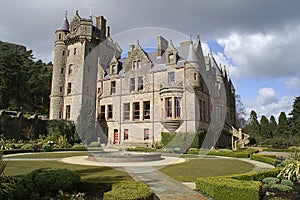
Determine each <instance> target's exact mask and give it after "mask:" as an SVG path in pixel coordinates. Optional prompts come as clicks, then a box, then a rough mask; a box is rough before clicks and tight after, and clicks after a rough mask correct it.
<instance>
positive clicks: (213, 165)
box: [160, 158, 254, 182]
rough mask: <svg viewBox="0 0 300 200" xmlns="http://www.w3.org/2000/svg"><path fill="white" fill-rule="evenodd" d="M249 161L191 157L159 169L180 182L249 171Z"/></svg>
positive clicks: (251, 166) (251, 167)
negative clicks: (183, 161)
mask: <svg viewBox="0 0 300 200" xmlns="http://www.w3.org/2000/svg"><path fill="white" fill-rule="evenodd" d="M253 168H254V166H253V165H252V164H250V163H247V162H244V161H239V160H231V159H209V158H206V159H191V160H188V161H187V162H185V163H180V164H176V165H169V166H167V167H165V168H162V169H161V170H160V171H161V172H163V173H165V174H166V175H168V176H170V177H172V178H174V179H175V180H177V181H180V182H193V181H196V178H200V177H210V176H226V175H232V174H241V173H246V172H249V171H251V170H252V169H253Z"/></svg>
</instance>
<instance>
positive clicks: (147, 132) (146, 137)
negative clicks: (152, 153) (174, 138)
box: [144, 128, 149, 140]
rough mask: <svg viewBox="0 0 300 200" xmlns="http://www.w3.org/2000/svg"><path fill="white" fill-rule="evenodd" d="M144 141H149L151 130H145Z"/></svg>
mask: <svg viewBox="0 0 300 200" xmlns="http://www.w3.org/2000/svg"><path fill="white" fill-rule="evenodd" d="M144 140H149V129H147V128H145V129H144Z"/></svg>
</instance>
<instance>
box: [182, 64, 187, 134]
mask: <svg viewBox="0 0 300 200" xmlns="http://www.w3.org/2000/svg"><path fill="white" fill-rule="evenodd" d="M183 75H184V77H183V78H184V115H185V133H187V111H186V66H185V65H184V73H183Z"/></svg>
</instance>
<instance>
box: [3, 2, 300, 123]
mask: <svg viewBox="0 0 300 200" xmlns="http://www.w3.org/2000/svg"><path fill="white" fill-rule="evenodd" d="M299 8H300V2H299V1H297V0H286V1H282V0H264V1H261V0H251V1H248V0H240V1H236V0H213V1H212V0H189V1H182V0H164V1H160V0H151V1H140V0H122V1H119V0H110V1H107V0H85V1H83V0H64V1H61V0H43V1H41V0H27V1H17V0H2V1H1V7H0V40H1V41H7V42H12V43H18V44H22V45H25V46H27V47H28V48H29V49H32V50H33V52H34V55H35V57H36V58H37V59H42V60H43V61H44V62H49V61H53V50H54V39H55V38H54V36H55V35H54V32H55V30H56V29H57V28H58V27H59V25H60V24H61V22H62V20H63V17H64V13H65V10H67V11H68V19H69V20H71V19H72V18H73V16H74V14H75V11H76V10H78V11H79V15H80V16H82V17H84V18H86V17H88V16H89V15H90V10H92V15H95V16H99V15H103V16H104V17H105V18H106V19H107V24H108V25H109V26H110V27H111V35H112V36H116V37H115V38H113V39H114V40H115V41H118V42H119V43H123V44H125V43H126V45H128V44H129V43H133V44H134V43H135V42H136V39H138V38H130V41H119V39H120V37H119V38H118V37H117V36H118V34H119V33H124V32H126V31H128V30H138V29H145V27H160V29H158V30H159V31H161V33H162V35H163V36H164V37H166V38H167V39H173V40H174V43H176V37H178V38H185V39H189V36H190V34H191V35H192V38H193V39H194V40H195V38H196V35H198V34H200V36H201V41H202V43H203V47H204V49H205V50H206V51H210V50H209V46H210V47H211V49H212V52H213V54H214V57H215V59H216V60H217V61H218V62H219V63H222V64H223V65H226V67H227V69H228V71H229V74H230V77H231V78H232V80H233V82H234V84H235V88H236V93H237V94H240V95H241V97H242V102H243V103H244V105H245V107H246V110H247V112H248V113H249V112H250V111H251V110H252V109H253V110H255V111H256V112H257V113H258V116H261V115H266V116H267V117H269V116H270V115H274V116H276V117H277V116H278V115H279V113H280V112H281V111H285V112H286V113H288V112H290V110H291V105H292V103H293V100H294V97H296V96H299V94H300V70H299V68H300V51H299V46H300V12H299ZM168 30H172V31H171V32H172V33H174V32H175V33H176V34H174V35H172V34H171V35H169V34H168V33H170V31H168ZM176 31H177V32H176ZM144 34H145V33H144ZM155 34H156V33H155ZM158 34H159V32H158V33H157V35H158ZM157 35H153V41H155V37H156V36H157ZM175 35H176V37H175ZM174 37H175V39H174ZM127 39H128V38H127ZM153 41H143V40H142V39H141V44H142V45H145V46H148V44H149V43H151V42H152V43H153ZM121 47H122V48H123V49H126V48H128V46H127V47H126V46H122V45H121Z"/></svg>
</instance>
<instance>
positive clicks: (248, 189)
mask: <svg viewBox="0 0 300 200" xmlns="http://www.w3.org/2000/svg"><path fill="white" fill-rule="evenodd" d="M261 186H262V183H261V182H259V181H245V180H236V179H232V178H229V177H208V178H198V179H197V181H196V189H197V190H200V191H202V192H204V193H205V194H207V195H208V196H210V197H212V198H213V199H215V200H232V199H239V200H256V199H257V200H258V199H260V197H261V193H262V192H261V188H262V187H261Z"/></svg>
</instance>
